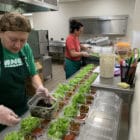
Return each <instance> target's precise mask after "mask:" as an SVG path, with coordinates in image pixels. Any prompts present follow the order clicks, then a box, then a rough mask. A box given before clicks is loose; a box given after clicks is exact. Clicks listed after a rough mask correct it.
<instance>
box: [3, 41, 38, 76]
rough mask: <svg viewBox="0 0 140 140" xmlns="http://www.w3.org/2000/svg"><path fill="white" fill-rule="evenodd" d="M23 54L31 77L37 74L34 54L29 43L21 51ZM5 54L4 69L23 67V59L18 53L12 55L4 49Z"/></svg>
mask: <svg viewBox="0 0 140 140" xmlns="http://www.w3.org/2000/svg"><path fill="white" fill-rule="evenodd" d="M21 53H22V55H23V56H24V57H25V62H26V65H27V67H28V69H29V73H30V76H33V75H35V74H37V69H36V66H35V63H34V57H33V53H32V50H31V48H30V46H29V44H28V43H26V44H25V45H24V47H23V48H22V49H21ZM3 54H4V67H5V68H8V67H9V68H10V67H18V66H21V65H23V62H22V60H21V58H20V57H19V54H18V53H12V52H10V51H9V50H7V49H6V48H3Z"/></svg>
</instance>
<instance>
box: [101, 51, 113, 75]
mask: <svg viewBox="0 0 140 140" xmlns="http://www.w3.org/2000/svg"><path fill="white" fill-rule="evenodd" d="M114 66H115V54H113V53H101V54H100V76H101V77H103V78H113V77H114Z"/></svg>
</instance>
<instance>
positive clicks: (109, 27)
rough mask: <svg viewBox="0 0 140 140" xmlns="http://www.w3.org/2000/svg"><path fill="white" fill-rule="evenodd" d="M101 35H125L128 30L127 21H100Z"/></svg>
mask: <svg viewBox="0 0 140 140" xmlns="http://www.w3.org/2000/svg"><path fill="white" fill-rule="evenodd" d="M100 25H101V34H117V35H125V34H126V29H127V20H125V19H113V20H103V21H100Z"/></svg>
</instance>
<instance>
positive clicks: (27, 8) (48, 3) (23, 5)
mask: <svg viewBox="0 0 140 140" xmlns="http://www.w3.org/2000/svg"><path fill="white" fill-rule="evenodd" d="M56 10H58V2H57V0H0V13H5V12H14V11H17V12H20V13H32V12H44V11H56Z"/></svg>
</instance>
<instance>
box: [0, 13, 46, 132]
mask: <svg viewBox="0 0 140 140" xmlns="http://www.w3.org/2000/svg"><path fill="white" fill-rule="evenodd" d="M30 31H31V26H30V23H29V21H28V19H26V18H25V17H24V16H23V15H20V14H17V13H7V14H4V16H3V17H2V18H1V20H0V123H1V124H3V125H0V130H2V129H3V128H4V127H5V125H8V126H12V125H15V124H17V123H18V122H19V121H20V119H19V117H18V116H21V115H22V114H23V113H25V111H27V109H28V107H27V97H26V94H25V81H26V78H27V77H29V76H30V77H31V79H32V84H33V86H34V87H35V89H36V92H37V94H40V95H43V96H49V94H48V90H47V89H46V88H44V87H43V84H42V82H41V79H40V77H39V76H38V74H37V70H36V67H35V63H34V58H33V54H32V51H31V48H30V46H29V45H28V44H27V43H26V42H27V39H28V35H29V32H30Z"/></svg>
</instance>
